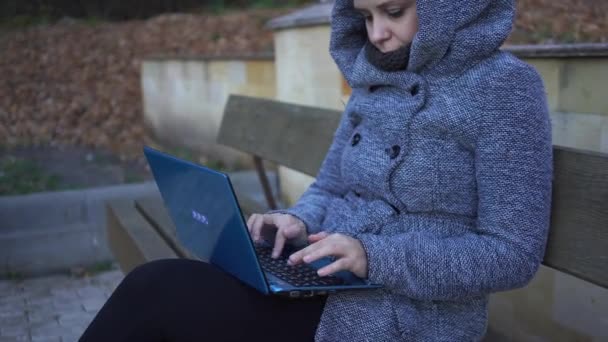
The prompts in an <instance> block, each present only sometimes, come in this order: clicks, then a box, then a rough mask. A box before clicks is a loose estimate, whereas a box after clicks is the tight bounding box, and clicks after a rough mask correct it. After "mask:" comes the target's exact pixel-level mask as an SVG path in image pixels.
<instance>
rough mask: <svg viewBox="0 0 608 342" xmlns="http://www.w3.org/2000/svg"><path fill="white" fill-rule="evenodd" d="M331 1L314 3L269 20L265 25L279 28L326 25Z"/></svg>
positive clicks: (328, 19)
mask: <svg viewBox="0 0 608 342" xmlns="http://www.w3.org/2000/svg"><path fill="white" fill-rule="evenodd" d="M332 7H333V1H329V2H324V3H320V4H315V5H312V6H309V7H306V8H304V9H302V10H300V11H296V12H293V13H290V14H287V15H284V16H282V17H278V18H275V19H272V20H270V21H269V22H268V23H267V24H266V27H268V28H269V29H272V30H280V29H287V28H294V27H302V26H314V25H326V24H329V22H330V16H331V9H332Z"/></svg>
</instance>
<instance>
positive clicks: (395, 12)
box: [387, 9, 404, 19]
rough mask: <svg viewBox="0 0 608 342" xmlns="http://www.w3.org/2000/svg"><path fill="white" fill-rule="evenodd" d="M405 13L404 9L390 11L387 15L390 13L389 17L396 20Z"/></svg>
mask: <svg viewBox="0 0 608 342" xmlns="http://www.w3.org/2000/svg"><path fill="white" fill-rule="evenodd" d="M403 12H404V11H403V9H398V10H390V11H388V12H387V13H388V16H389V17H391V18H393V19H396V18H400V17H401V16H402V15H403Z"/></svg>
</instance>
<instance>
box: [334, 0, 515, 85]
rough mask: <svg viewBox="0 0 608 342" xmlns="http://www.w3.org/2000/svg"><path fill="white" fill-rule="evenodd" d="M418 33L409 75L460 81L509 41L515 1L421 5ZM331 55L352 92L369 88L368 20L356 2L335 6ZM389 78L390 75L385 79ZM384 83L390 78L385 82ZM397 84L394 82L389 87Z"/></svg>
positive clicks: (449, 0) (422, 1)
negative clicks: (471, 68) (463, 74)
mask: <svg viewBox="0 0 608 342" xmlns="http://www.w3.org/2000/svg"><path fill="white" fill-rule="evenodd" d="M416 12H417V14H418V25H419V29H418V32H417V33H416V35H415V37H414V40H413V42H412V47H411V54H410V59H409V63H408V67H407V69H406V72H413V73H416V74H420V75H425V76H428V77H431V78H434V77H456V76H458V75H460V74H462V73H463V72H464V71H466V70H467V69H469V68H470V67H471V66H473V65H475V64H477V63H478V62H479V61H481V60H483V59H484V58H487V57H488V56H490V55H492V54H493V53H494V52H496V51H497V50H498V49H499V47H500V46H501V45H502V44H503V42H504V41H505V40H506V39H507V37H508V36H509V34H510V32H511V29H512V24H513V17H514V14H515V2H514V1H513V0H475V1H473V0H417V1H416ZM331 19H332V23H331V26H332V33H331V41H330V53H331V55H332V57H333V58H334V60H335V61H336V64H337V65H338V67H339V68H340V70H341V71H342V73H343V74H344V77H345V78H346V80H347V81H348V82H349V84H350V85H351V86H352V87H357V86H361V85H365V83H368V82H369V81H370V80H367V81H368V82H366V81H365V77H363V76H364V75H366V74H369V72H370V70H369V69H370V68H373V67H372V66H371V65H370V64H369V63H367V61H365V53H364V52H363V48H364V46H365V44H370V43H369V42H368V39H367V34H366V29H365V21H364V18H363V17H362V16H361V15H360V14H359V13H358V12H357V11H356V10H355V9H354V6H353V0H336V1H335V5H334V8H333V11H332V18H331ZM385 76H386V75H385ZM382 79H385V77H382ZM389 83H392V82H389Z"/></svg>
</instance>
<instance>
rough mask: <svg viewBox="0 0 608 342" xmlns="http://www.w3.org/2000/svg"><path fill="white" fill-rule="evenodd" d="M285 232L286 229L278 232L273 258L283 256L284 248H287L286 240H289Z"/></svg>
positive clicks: (273, 248)
mask: <svg viewBox="0 0 608 342" xmlns="http://www.w3.org/2000/svg"><path fill="white" fill-rule="evenodd" d="M283 230H284V229H279V230H278V231H277V234H276V237H275V238H274V246H273V247H272V257H273V258H275V259H276V258H278V257H279V255H281V252H282V251H283V247H284V246H285V240H286V239H287V238H286V237H285V232H283Z"/></svg>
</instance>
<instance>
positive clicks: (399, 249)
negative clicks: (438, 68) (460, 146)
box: [357, 70, 553, 300]
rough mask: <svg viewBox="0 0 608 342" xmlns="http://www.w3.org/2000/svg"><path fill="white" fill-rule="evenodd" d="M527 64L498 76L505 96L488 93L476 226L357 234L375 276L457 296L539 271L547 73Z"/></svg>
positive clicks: (544, 227) (442, 296)
mask: <svg viewBox="0 0 608 342" xmlns="http://www.w3.org/2000/svg"><path fill="white" fill-rule="evenodd" d="M525 71H526V72H525V73H524V75H522V74H521V73H520V74H517V75H511V77H514V79H517V80H518V82H522V83H520V84H518V85H517V86H513V82H512V81H506V80H503V82H502V83H500V81H499V80H498V81H496V83H495V85H494V86H495V88H494V89H491V90H492V91H491V92H490V94H492V93H493V94H500V96H496V97H495V98H492V97H489V96H488V95H483V99H484V103H485V104H484V112H483V115H484V118H483V119H482V120H481V126H480V128H479V134H478V137H477V141H476V147H475V149H476V151H475V168H476V181H477V190H478V208H477V214H478V216H477V225H476V229H475V230H471V231H469V232H468V233H466V234H463V235H459V236H453V237H434V236H431V235H429V234H424V233H419V232H417V233H401V234H398V235H393V236H381V235H372V234H361V235H358V236H357V238H358V239H359V240H360V241H361V242H362V244H363V246H364V249H365V251H366V253H367V258H368V275H369V279H370V280H371V281H372V282H375V283H380V284H384V285H385V286H386V287H387V288H388V289H390V290H392V291H394V292H397V293H401V294H404V295H406V296H409V297H410V298H415V299H420V300H451V299H458V298H463V297H468V296H478V295H484V294H488V293H490V292H495V291H501V290H508V289H513V288H517V287H521V286H524V285H525V284H527V283H528V282H529V281H530V280H531V278H532V277H533V276H534V274H535V272H536V271H537V269H538V267H539V264H540V262H541V261H542V257H543V255H544V250H545V245H546V240H547V235H548V229H549V219H550V206H551V203H550V201H551V182H552V165H553V164H552V144H551V127H550V120H549V115H548V109H547V104H546V99H545V95H544V88H543V85H542V81H541V80H540V77H539V76H538V75H537V74H536V72H528V71H529V70H525ZM497 88H498V89H497ZM486 94H487V93H486ZM429 224H439V223H432V222H429Z"/></svg>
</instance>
